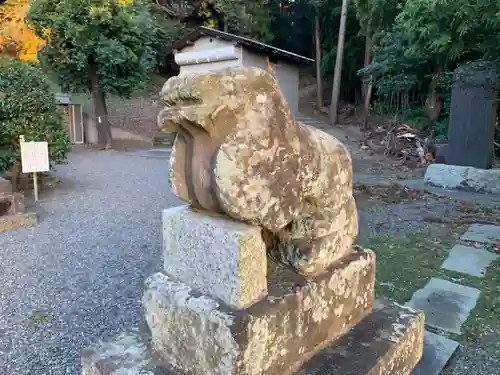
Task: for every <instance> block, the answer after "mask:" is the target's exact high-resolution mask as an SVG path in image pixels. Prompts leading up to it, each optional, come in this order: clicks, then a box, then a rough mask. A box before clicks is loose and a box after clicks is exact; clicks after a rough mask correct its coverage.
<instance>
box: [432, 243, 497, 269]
mask: <svg viewBox="0 0 500 375" xmlns="http://www.w3.org/2000/svg"><path fill="white" fill-rule="evenodd" d="M497 259H498V255H496V254H493V253H492V252H489V251H488V250H485V249H482V248H479V249H478V248H475V247H470V246H463V245H455V246H453V248H452V249H451V250H450V254H449V255H448V258H447V259H446V260H445V261H444V262H443V264H442V265H441V268H443V269H446V270H450V271H455V272H460V273H464V274H467V275H470V276H476V277H484V275H485V274H486V270H487V268H488V266H489V265H490V264H491V263H492V262H493V261H495V260H497Z"/></svg>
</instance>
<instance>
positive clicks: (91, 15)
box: [27, 0, 156, 148]
mask: <svg viewBox="0 0 500 375" xmlns="http://www.w3.org/2000/svg"><path fill="white" fill-rule="evenodd" d="M149 5H150V4H149V3H146V0H34V1H33V3H32V4H31V6H30V10H29V12H28V15H27V22H28V24H29V25H30V26H31V27H32V29H33V31H34V32H35V34H36V35H37V36H38V37H39V38H41V39H43V40H45V42H46V45H45V47H44V48H43V50H42V51H41V53H40V62H41V63H42V65H43V66H44V67H46V68H48V69H50V71H52V72H53V73H54V75H55V76H56V77H57V80H58V82H59V84H60V85H61V87H62V88H63V89H65V90H68V91H72V92H75V91H76V92H78V91H80V92H81V91H84V90H87V91H90V92H91V93H92V97H93V102H94V109H95V115H96V119H97V123H98V124H97V128H98V133H99V140H100V143H102V144H103V145H104V147H105V148H110V147H111V145H112V143H111V142H112V137H111V127H110V123H109V120H108V111H107V107H106V96H107V95H118V96H125V97H127V96H129V95H130V94H131V93H132V91H133V90H135V89H137V88H139V87H141V86H142V85H143V84H144V82H146V81H147V78H148V76H149V74H150V73H151V71H152V69H153V67H154V66H155V65H156V61H155V51H154V49H153V45H154V43H155V37H156V30H155V24H154V22H153V19H152V16H151V13H150V7H149Z"/></svg>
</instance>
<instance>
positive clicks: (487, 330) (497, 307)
mask: <svg viewBox="0 0 500 375" xmlns="http://www.w3.org/2000/svg"><path fill="white" fill-rule="evenodd" d="M466 229H467V227H461V228H458V230H457V233H454V234H450V235H449V236H447V237H444V238H429V235H428V234H424V233H416V234H412V235H410V236H407V237H406V238H404V239H401V238H391V237H385V236H380V237H375V238H373V239H371V241H370V248H372V249H373V250H374V251H375V253H376V254H377V284H376V294H377V295H378V296H384V297H387V298H390V299H392V300H394V301H396V302H398V303H401V304H403V303H406V302H407V301H409V300H410V299H411V296H412V295H413V293H414V292H415V291H417V290H418V289H421V288H423V287H424V286H425V284H426V283H427V282H428V281H429V280H430V279H431V278H432V277H436V278H441V279H444V280H449V281H451V282H454V283H458V284H462V285H465V286H470V287H474V288H478V289H479V290H481V295H480V297H479V300H478V303H477V305H476V307H475V308H474V310H473V311H472V312H471V314H470V316H469V319H468V320H467V322H466V323H465V324H464V326H463V334H462V335H461V336H452V338H453V339H455V340H458V341H461V342H467V341H475V340H480V338H481V337H483V336H485V335H489V334H491V333H494V334H495V333H496V334H500V261H497V262H495V263H493V264H492V265H491V266H490V267H489V268H488V271H487V273H486V276H485V277H484V278H476V277H473V276H467V275H463V274H460V273H456V272H453V271H448V270H443V269H441V268H440V267H441V264H442V263H443V261H444V260H445V259H446V258H447V256H448V251H449V250H450V249H451V248H452V247H453V245H454V244H455V243H457V241H458V236H459V235H460V234H461V233H463V232H464V231H465V230H466ZM490 347H491V349H492V350H500V342H499V341H498V340H497V341H496V342H495V343H493V344H492V345H491V346H490Z"/></svg>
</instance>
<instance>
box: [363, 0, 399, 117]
mask: <svg viewBox="0 0 500 375" xmlns="http://www.w3.org/2000/svg"><path fill="white" fill-rule="evenodd" d="M404 1H405V0H355V2H354V4H355V7H356V15H357V17H358V20H359V24H360V27H361V30H360V32H361V34H362V35H363V36H364V38H365V52H364V59H363V60H364V61H363V68H367V67H368V66H369V65H370V63H371V59H372V48H373V43H374V38H375V37H376V36H377V35H380V33H382V32H384V31H386V30H389V29H390V28H391V26H392V24H393V23H394V19H395V18H396V16H397V15H398V14H399V12H400V8H401V6H402V5H403V2H404ZM372 88H373V82H372V77H364V82H363V90H362V93H363V103H364V105H363V107H364V109H363V125H364V126H366V122H367V119H368V114H369V113H368V112H369V107H370V100H371V94H372Z"/></svg>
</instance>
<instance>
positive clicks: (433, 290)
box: [407, 278, 481, 335]
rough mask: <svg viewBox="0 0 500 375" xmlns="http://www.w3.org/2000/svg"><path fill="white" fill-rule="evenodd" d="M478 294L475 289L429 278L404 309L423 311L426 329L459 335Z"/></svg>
mask: <svg viewBox="0 0 500 375" xmlns="http://www.w3.org/2000/svg"><path fill="white" fill-rule="evenodd" d="M480 293H481V292H480V291H479V290H478V289H475V288H470V287H467V286H463V285H460V284H455V283H452V282H450V281H446V280H441V279H436V278H432V279H431V280H430V281H429V282H428V283H427V285H426V286H425V287H424V288H423V289H420V290H417V291H416V292H415V294H413V297H412V299H411V300H410V301H409V302H408V303H407V306H410V307H412V308H414V309H416V310H420V311H423V312H424V313H425V324H426V325H427V326H428V327H433V328H437V329H441V330H443V331H447V332H451V333H456V334H458V335H459V334H461V333H462V331H461V329H460V328H461V326H462V324H463V323H464V322H465V321H466V320H467V317H468V316H469V313H470V311H471V310H472V309H473V308H474V306H476V302H477V299H478V298H479V294H480Z"/></svg>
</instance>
